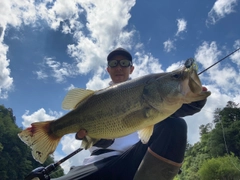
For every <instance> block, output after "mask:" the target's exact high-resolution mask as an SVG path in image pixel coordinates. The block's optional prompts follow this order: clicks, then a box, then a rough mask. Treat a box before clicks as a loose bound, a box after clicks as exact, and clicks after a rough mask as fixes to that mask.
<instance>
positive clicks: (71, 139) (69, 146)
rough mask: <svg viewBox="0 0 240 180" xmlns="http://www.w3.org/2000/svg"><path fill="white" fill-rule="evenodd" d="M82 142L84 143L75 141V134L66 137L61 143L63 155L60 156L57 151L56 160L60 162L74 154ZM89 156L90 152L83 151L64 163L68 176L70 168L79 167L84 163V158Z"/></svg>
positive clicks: (62, 165)
mask: <svg viewBox="0 0 240 180" xmlns="http://www.w3.org/2000/svg"><path fill="white" fill-rule="evenodd" d="M81 142H82V141H79V140H76V139H75V135H74V134H70V135H66V136H64V137H63V138H62V139H61V141H60V145H61V147H62V152H63V154H59V153H58V152H57V151H55V153H54V159H55V160H60V159H62V158H63V157H65V156H66V155H68V154H70V153H72V152H73V151H75V150H76V149H78V148H79V147H80V146H81ZM89 155H90V152H89V150H82V151H81V152H79V153H77V154H76V155H74V156H73V157H72V158H70V159H68V160H67V161H65V162H64V163H62V164H61V167H62V168H63V169H64V173H65V174H66V173H67V172H68V171H69V170H70V168H71V167H72V166H74V165H77V166H79V165H81V164H82V163H83V160H84V158H85V157H87V156H89Z"/></svg>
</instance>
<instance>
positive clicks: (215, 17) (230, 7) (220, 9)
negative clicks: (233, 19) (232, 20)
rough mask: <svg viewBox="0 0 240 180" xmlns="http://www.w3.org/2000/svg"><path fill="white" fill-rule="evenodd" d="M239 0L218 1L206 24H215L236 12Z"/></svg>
mask: <svg viewBox="0 0 240 180" xmlns="http://www.w3.org/2000/svg"><path fill="white" fill-rule="evenodd" d="M237 1H238V0H217V1H216V2H215V3H214V5H213V7H212V9H211V11H210V12H209V13H208V19H207V21H206V23H207V24H208V23H209V24H215V23H216V22H217V21H219V20H220V19H222V18H224V17H225V16H227V15H228V14H231V13H233V12H234V7H235V6H237Z"/></svg>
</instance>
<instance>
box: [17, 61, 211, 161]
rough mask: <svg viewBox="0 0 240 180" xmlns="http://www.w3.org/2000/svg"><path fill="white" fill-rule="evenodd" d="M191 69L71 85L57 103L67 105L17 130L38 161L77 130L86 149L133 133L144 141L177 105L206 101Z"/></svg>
mask: <svg viewBox="0 0 240 180" xmlns="http://www.w3.org/2000/svg"><path fill="white" fill-rule="evenodd" d="M210 94H211V93H210V92H209V91H202V85H201V81H200V79H199V77H198V75H197V72H196V68H194V66H191V67H189V68H186V67H183V68H180V69H178V70H175V71H173V72H168V73H158V74H149V75H146V76H143V77H139V78H136V79H133V80H129V81H127V82H123V83H119V84H116V85H113V86H110V87H108V88H105V89H102V90H99V91H92V90H84V89H73V90H71V91H69V93H68V94H67V96H66V97H65V99H64V101H63V104H62V105H63V108H64V109H73V110H71V111H70V112H69V113H67V114H66V115H64V116H62V117H60V118H58V119H56V120H52V121H46V122H36V123H32V124H31V127H29V128H27V129H25V130H23V131H22V132H21V133H19V134H18V136H19V137H20V139H21V140H22V141H23V142H24V143H26V144H27V145H28V146H30V147H31V148H32V155H33V157H34V158H35V160H37V161H38V162H40V163H43V162H44V161H45V160H46V159H47V157H48V155H49V154H51V153H53V152H54V151H55V149H56V147H57V145H58V143H59V141H60V139H61V138H62V136H64V135H66V134H69V133H76V132H78V131H79V130H81V129H84V130H86V131H87V136H86V138H84V140H83V142H82V145H81V146H82V147H84V148H85V149H88V148H89V147H91V146H92V144H93V143H95V142H97V141H98V140H99V139H114V138H118V137H122V136H125V135H128V134H131V133H133V132H135V131H138V133H139V137H140V139H141V141H142V142H143V143H147V142H148V140H149V138H150V137H151V135H152V132H153V126H154V124H156V123H158V122H160V121H162V120H164V119H165V118H167V117H169V116H170V115H171V114H173V113H174V112H175V111H177V110H178V109H179V108H180V107H181V106H182V104H184V103H186V104H187V103H191V102H194V101H199V100H203V99H206V98H207V97H208V96H209V95H210Z"/></svg>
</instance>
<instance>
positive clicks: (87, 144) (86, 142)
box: [81, 136, 99, 149]
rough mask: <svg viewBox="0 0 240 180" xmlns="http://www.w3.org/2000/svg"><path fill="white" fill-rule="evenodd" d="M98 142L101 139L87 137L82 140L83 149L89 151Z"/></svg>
mask: <svg viewBox="0 0 240 180" xmlns="http://www.w3.org/2000/svg"><path fill="white" fill-rule="evenodd" d="M97 141H99V139H94V138H91V137H89V136H85V137H84V138H83V139H82V144H81V147H82V148H84V149H89V148H90V147H92V146H93V144H95V143H96V142H97Z"/></svg>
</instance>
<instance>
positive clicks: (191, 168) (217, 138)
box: [175, 101, 240, 180]
mask: <svg viewBox="0 0 240 180" xmlns="http://www.w3.org/2000/svg"><path fill="white" fill-rule="evenodd" d="M199 129H200V135H201V138H200V141H199V142H197V143H196V144H194V145H190V144H188V145H187V150H186V153H185V159H184V163H183V166H182V170H183V172H182V174H180V175H179V176H177V177H176V178H175V180H185V179H187V180H202V179H204V180H208V179H211V180H212V179H213V180H214V179H218V180H235V179H240V177H239V173H240V167H239V164H240V162H239V159H240V131H239V129H240V108H239V107H238V104H235V103H234V102H231V101H229V102H228V103H227V105H226V107H225V108H223V109H220V108H217V109H216V110H215V112H214V120H213V122H212V123H208V124H206V125H201V126H200V127H199ZM229 153H232V155H231V156H230V155H228V156H226V154H229ZM234 155H235V156H234ZM232 162H234V163H235V164H237V165H236V166H234V165H233V163H232ZM227 174H229V176H226V175H227ZM214 175H215V176H214Z"/></svg>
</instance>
